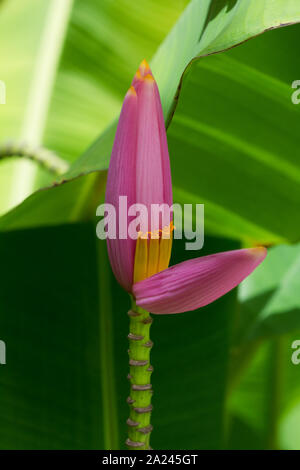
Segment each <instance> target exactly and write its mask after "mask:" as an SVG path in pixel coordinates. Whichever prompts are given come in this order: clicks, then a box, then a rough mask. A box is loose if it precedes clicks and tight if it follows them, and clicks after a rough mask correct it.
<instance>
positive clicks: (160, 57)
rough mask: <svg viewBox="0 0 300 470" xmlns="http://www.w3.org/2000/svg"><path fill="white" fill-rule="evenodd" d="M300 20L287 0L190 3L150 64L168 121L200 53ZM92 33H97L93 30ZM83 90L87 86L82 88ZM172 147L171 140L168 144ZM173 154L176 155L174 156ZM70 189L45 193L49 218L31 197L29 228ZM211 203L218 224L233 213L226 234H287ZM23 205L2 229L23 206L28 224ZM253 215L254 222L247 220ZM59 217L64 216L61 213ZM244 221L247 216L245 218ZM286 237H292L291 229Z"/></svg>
mask: <svg viewBox="0 0 300 470" xmlns="http://www.w3.org/2000/svg"><path fill="white" fill-rule="evenodd" d="M87 8H88V9H90V8H91V5H90V4H89V6H88V7H87ZM92 13H94V12H93V10H90V12H89V13H87V12H85V16H84V15H81V17H83V18H87V16H90V14H92ZM299 20H300V9H299V6H297V2H296V1H289V2H288V3H286V2H283V1H280V0H277V1H275V2H273V3H272V6H271V5H270V4H269V3H268V2H267V1H264V2H261V1H255V2H253V1H248V0H247V1H232V2H228V1H226V0H222V1H219V2H217V3H216V2H211V1H208V0H206V1H200V0H194V1H192V2H191V3H190V4H189V5H188V7H187V9H186V10H185V12H184V13H183V15H182V16H181V17H180V19H179V21H178V22H177V23H176V25H175V27H174V28H173V30H172V31H171V33H170V34H169V36H168V37H167V38H166V40H165V41H164V42H163V44H162V45H161V47H160V48H159V49H158V51H157V53H156V55H155V57H154V59H153V61H152V62H151V65H152V67H153V71H154V74H155V76H156V78H157V81H158V84H159V87H160V91H161V96H162V102H163V107H164V112H165V116H166V118H167V119H168V120H169V119H170V118H171V116H172V112H173V110H174V106H175V104H176V102H177V99H178V94H177V95H176V90H177V87H178V85H179V84H180V81H181V77H182V74H183V72H184V71H185V70H186V67H187V66H188V65H189V64H190V62H191V61H192V60H193V59H194V58H196V57H202V56H205V55H207V54H211V53H213V52H219V51H221V50H223V49H224V48H229V47H232V46H234V45H236V44H238V43H240V42H242V41H244V40H246V39H248V38H250V37H252V36H255V35H257V34H259V33H262V32H263V31H265V30H266V29H270V28H276V27H278V26H280V25H282V24H287V23H294V22H297V21H299ZM241 25H242V27H241ZM187 32H188V33H187ZM93 34H95V29H94V28H93ZM90 44H92V43H90ZM205 61H207V59H205ZM117 71H118V70H117ZM118 72H119V71H118ZM129 81H130V80H129V79H128V83H129ZM66 83H67V82H66ZM265 86H266V85H265ZM81 90H83V88H82V89H81ZM124 91H125V90H124ZM124 91H123V92H124ZM175 95H176V96H175ZM73 98H74V97H73ZM73 102H74V99H73ZM202 131H203V129H202ZM113 136H114V126H112V127H110V128H109V129H108V130H107V131H106V132H105V133H104V135H103V136H101V137H100V139H99V140H98V141H96V142H95V143H94V144H93V145H92V147H91V148H90V149H89V150H88V151H87V152H86V153H84V154H83V156H82V157H81V158H79V159H78V160H77V161H76V162H75V163H74V164H73V166H72V168H71V170H70V172H69V173H67V174H66V175H65V178H64V180H71V179H73V178H76V177H78V176H80V175H82V174H85V173H89V172H94V171H99V170H103V169H106V168H107V165H108V160H109V155H110V149H111V145H112V141H113ZM170 146H171V147H172V142H171V143H170ZM250 150H251V149H250ZM248 152H249V148H248ZM175 158H176V156H175V157H174V159H175ZM279 165H280V166H281V167H282V166H283V164H282V162H279ZM175 169H176V167H175ZM175 171H176V170H175ZM199 171H201V167H199ZM185 175H186V176H185V178H186V179H185V180H183V181H182V182H181V184H180V186H179V187H178V190H180V191H186V190H187V189H188V188H189V175H190V172H188V173H187V172H185ZM278 178H282V176H281V175H279V176H278ZM175 180H176V175H175ZM60 182H61V181H60ZM211 183H212V182H208V184H211ZM66 188H67V184H65V185H64V186H63V189H62V191H61V193H62V194H60V196H59V197H58V194H57V188H54V189H53V188H52V189H51V190H47V192H46V193H45V194H46V195H45V196H44V197H45V198H49V199H51V203H50V202H49V203H47V204H48V205H50V206H51V207H53V212H51V216H50V217H49V220H47V216H46V215H45V216H44V217H43V218H42V220H40V219H39V217H38V214H39V212H40V210H39V209H37V210H36V213H35V208H38V207H40V203H39V198H40V195H41V193H37V194H35V195H34V196H31V201H30V210H31V218H30V225H31V226H34V225H38V224H50V223H55V217H53V213H54V212H58V211H55V208H56V207H58V206H59V205H60V199H61V197H64V196H63V193H64V191H66V192H67V193H68V189H66ZM192 196H197V198H198V197H199V196H201V195H200V194H192ZM202 196H203V194H202ZM233 196H234V197H236V194H233V195H232V194H231V197H233ZM67 197H68V196H67ZM198 202H199V201H198ZM204 202H205V201H204ZM212 202H213V203H214V204H211V207H215V208H216V211H212V216H210V219H211V220H212V221H213V224H214V225H217V224H219V222H220V220H224V217H225V216H226V213H228V212H229V213H230V217H231V219H232V221H233V227H230V228H229V229H226V230H224V232H225V233H224V232H223V234H224V235H228V236H233V235H235V237H236V238H240V236H239V235H238V232H239V231H240V226H239V224H240V222H242V226H243V227H242V228H243V230H242V234H241V235H242V238H245V236H246V233H248V229H249V228H251V234H250V236H251V238H252V239H254V238H255V237H257V238H258V239H264V240H265V239H269V238H271V237H270V235H272V236H273V241H276V242H277V241H278V240H282V238H283V237H284V236H286V234H282V233H278V230H277V231H276V230H274V229H273V227H269V226H268V225H269V224H266V227H264V226H263V227H260V226H259V227H258V229H257V227H256V226H255V222H254V221H253V220H251V217H252V212H251V214H250V216H251V217H249V214H248V213H247V214H246V216H245V215H244V214H241V208H239V210H238V211H236V209H235V208H232V207H229V208H226V209H225V210H224V209H223V207H220V206H219V201H212ZM21 207H22V206H19V207H18V208H16V209H15V210H13V211H12V212H11V213H10V214H9V216H8V218H6V216H4V217H3V218H2V219H1V222H0V229H1V230H6V229H9V228H12V227H13V228H17V227H18V226H19V225H18V220H19V211H20V210H21V212H22V214H21V217H20V220H22V225H20V226H24V225H23V224H24V223H25V224H26V222H25V221H24V217H23V214H25V213H26V208H25V211H24V210H23V209H21ZM251 211H252V206H251ZM220 212H221V214H220ZM218 214H219V215H218ZM249 218H250V220H248V219H249ZM59 219H61V218H60V216H59ZM243 219H245V221H244V220H243ZM272 222H273V219H272ZM28 226H29V225H28ZM236 226H237V228H236ZM274 232H275V233H274ZM287 235H288V236H290V233H288V234H287Z"/></svg>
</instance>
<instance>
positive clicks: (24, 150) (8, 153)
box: [0, 142, 70, 176]
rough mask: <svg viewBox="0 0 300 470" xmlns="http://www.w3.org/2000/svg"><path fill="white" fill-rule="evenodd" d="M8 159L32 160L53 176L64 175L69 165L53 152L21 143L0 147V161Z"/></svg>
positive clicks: (11, 143)
mask: <svg viewBox="0 0 300 470" xmlns="http://www.w3.org/2000/svg"><path fill="white" fill-rule="evenodd" d="M10 157H23V158H28V159H29V160H33V161H34V162H36V163H38V164H39V165H41V166H42V167H43V168H45V169H46V170H48V171H50V172H51V173H54V174H55V175H58V176H59V175H62V174H63V173H65V172H66V171H67V170H68V169H69V167H70V165H69V163H68V162H67V161H65V160H63V159H62V158H60V157H58V156H57V155H56V154H55V153H54V152H52V151H51V150H48V149H46V148H44V147H36V146H32V145H31V146H30V145H26V144H24V143H22V142H8V143H7V144H4V145H1V146H0V160H3V159H5V158H10Z"/></svg>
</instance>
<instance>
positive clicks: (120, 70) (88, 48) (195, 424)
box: [0, 0, 300, 449]
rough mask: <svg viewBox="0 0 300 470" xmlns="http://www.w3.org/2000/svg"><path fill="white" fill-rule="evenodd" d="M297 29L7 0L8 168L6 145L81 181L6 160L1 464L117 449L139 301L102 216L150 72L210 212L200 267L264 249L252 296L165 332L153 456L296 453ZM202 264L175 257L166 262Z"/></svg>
mask: <svg viewBox="0 0 300 470" xmlns="http://www.w3.org/2000/svg"><path fill="white" fill-rule="evenodd" d="M186 7H187V9H185V8H186ZM299 21H300V6H299V4H298V2H297V0H295V1H293V0H289V1H288V2H287V1H282V0H274V2H272V7H271V8H270V3H269V4H268V2H267V0H266V1H264V0H252V1H249V0H212V1H211V0H202V1H201V0H194V1H192V2H189V1H188V0H164V2H161V1H160V0H142V1H139V2H134V3H133V2H131V1H130V0H116V1H113V0H74V1H71V0H23V1H22V2H20V1H18V0H2V2H0V51H1V58H2V61H1V67H0V80H2V81H4V82H5V84H6V104H5V105H2V104H1V105H0V155H1V153H2V154H5V148H6V145H7V141H11V142H13V143H14V145H19V146H20V145H21V146H22V145H23V146H24V143H27V144H30V145H31V147H33V148H36V149H38V148H39V147H40V146H44V147H46V148H48V149H50V150H52V151H54V152H55V153H56V154H57V155H58V156H59V157H60V158H62V159H64V160H66V161H68V162H69V163H70V169H69V171H68V172H67V173H66V175H63V176H56V175H54V174H52V173H51V172H50V171H48V170H45V169H41V167H40V166H39V165H37V164H36V163H34V162H31V161H28V160H26V159H25V158H22V159H20V158H14V157H10V158H5V159H3V160H2V161H0V215H1V216H0V253H1V255H0V260H1V274H0V339H1V340H4V341H5V343H6V347H7V364H6V365H0V384H1V387H0V388H1V394H0V396H1V398H0V418H1V419H0V421H1V426H0V448H1V449H115V448H124V445H125V444H124V442H125V438H126V419H127V415H128V409H127V406H128V405H127V404H126V397H127V394H128V383H127V380H126V375H127V367H128V366H127V364H128V357H127V330H128V318H127V315H126V312H127V310H128V308H129V299H128V296H127V294H126V293H125V292H123V291H122V289H121V288H120V287H119V286H118V285H117V283H116V281H115V280H114V278H113V276H112V274H111V270H110V266H109V263H108V260H107V254H106V246H105V243H101V242H99V241H98V240H97V238H96V234H95V226H96V219H95V217H94V214H95V208H96V206H97V205H98V204H99V203H100V202H101V200H102V199H103V194H104V188H105V175H106V173H105V170H106V169H107V165H108V162H109V156H110V150H111V144H112V139H113V136H114V131H115V121H116V118H117V117H118V113H119V110H120V106H121V103H122V99H123V96H124V94H125V93H126V91H127V89H128V87H129V85H130V82H131V79H132V76H133V74H134V73H135V70H136V68H137V67H138V65H139V63H140V61H141V60H142V59H143V58H144V57H145V58H146V59H147V60H148V59H149V60H150V59H151V58H153V59H152V61H151V62H150V63H151V67H152V69H153V71H154V74H155V77H156V78H157V81H158V85H159V88H160V92H161V97H162V103H163V107H164V113H165V118H166V123H167V126H168V133H167V135H168V142H169V150H170V158H171V167H172V176H173V184H174V197H175V200H176V202H180V203H194V204H196V203H204V204H205V245H204V249H203V250H202V252H201V253H200V255H204V254H207V253H214V252H218V251H225V250H230V249H234V248H238V247H240V246H253V245H256V244H258V243H262V244H265V245H267V246H268V247H270V248H269V253H268V257H267V259H266V261H265V262H264V263H263V264H262V265H261V266H260V267H259V268H258V269H257V270H256V271H255V273H254V274H253V275H251V277H249V278H248V279H247V280H246V281H244V283H243V284H242V285H241V286H240V287H239V289H235V290H234V291H233V292H231V293H229V294H227V295H226V296H224V297H223V298H221V299H219V300H218V301H216V302H214V303H213V304H212V305H210V306H207V307H205V308H202V309H200V310H197V311H194V312H188V313H185V314H181V315H174V316H154V322H153V327H152V331H151V337H152V340H153V341H154V344H155V346H154V348H153V352H152V363H153V365H154V369H155V371H154V374H153V388H154V390H155V394H154V397H153V405H154V411H153V419H152V421H153V425H154V431H153V433H152V437H151V442H152V447H153V448H154V449H220V448H229V449H277V448H280V449H300V437H299V436H300V424H299V422H300V421H299V417H300V378H299V377H300V364H299V365H298V366H297V365H294V364H293V363H292V361H291V356H292V353H293V349H292V348H291V345H292V342H293V341H294V340H296V339H300V294H299V292H300V244H299V227H300V217H299V208H300V186H299V181H300V165H299V154H298V152H299V144H300V137H299V120H300V114H299V113H300V105H298V106H297V105H294V104H293V103H292V101H291V96H292V93H293V91H295V90H293V89H292V87H291V84H292V82H293V81H294V80H300V65H299V61H297V57H296V55H295V45H296V44H297V43H298V42H299V38H300V25H297V24H292V25H290V26H288V27H285V28H280V29H274V30H272V31H268V32H264V31H265V30H268V29H273V28H276V27H277V26H279V25H280V24H287V23H297V22H299ZM174 25H175V26H174ZM173 26H174V29H172V27H173ZM262 32H264V34H262V35H260V33H262ZM254 36H255V37H254ZM256 36H257V37H256ZM252 37H253V38H252ZM250 38H252V39H251V40H249V41H247V42H245V41H246V40H248V39H250ZM239 43H243V44H241V45H238V47H234V48H233V46H236V45H237V44H239ZM228 48H229V49H228ZM227 49H228V50H227ZM215 52H220V53H219V54H214V53H215ZM196 57H199V60H195V58H196ZM178 87H179V88H180V95H179V93H178ZM178 97H179V99H178ZM41 188H43V189H42V190H40V189H41ZM45 188H46V189H45ZM192 256H199V253H197V252H186V251H185V250H184V243H182V242H180V241H176V243H174V249H173V254H172V260H171V262H172V263H177V262H178V261H181V260H183V259H187V257H192ZM107 391H109V394H110V395H109V396H110V402H109V406H108V407H107V404H106V401H105V400H104V398H103V397H104V395H105V393H107ZM111 424H113V426H112V425H111Z"/></svg>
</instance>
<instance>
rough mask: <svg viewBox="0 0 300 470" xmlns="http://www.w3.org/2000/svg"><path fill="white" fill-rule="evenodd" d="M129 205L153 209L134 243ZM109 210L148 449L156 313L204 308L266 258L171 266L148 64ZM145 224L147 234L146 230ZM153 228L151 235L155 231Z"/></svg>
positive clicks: (113, 170)
mask: <svg viewBox="0 0 300 470" xmlns="http://www.w3.org/2000/svg"><path fill="white" fill-rule="evenodd" d="M120 196H126V198H127V205H128V207H131V206H132V205H136V206H138V207H141V206H143V207H146V208H147V215H144V216H143V217H141V219H140V226H139V227H137V230H136V237H130V236H128V233H126V230H124V227H125V228H128V227H129V226H130V224H131V223H132V221H133V219H132V216H130V214H129V215H128V214H127V212H126V211H125V210H122V204H121V203H120V198H119V197H120ZM105 202H106V204H110V205H112V206H114V207H115V209H116V212H117V215H118V217H117V221H116V225H117V226H116V233H117V236H116V238H112V239H110V238H109V237H108V238H107V246H108V254H109V259H110V263H111V266H112V270H113V272H114V275H115V277H116V278H117V280H118V281H119V283H120V284H121V285H122V286H123V287H124V289H126V290H127V291H128V292H129V293H130V294H131V296H132V300H133V301H132V309H131V310H130V311H129V312H128V313H129V316H130V333H129V344H130V349H129V359H130V360H129V364H130V373H129V375H128V378H129V381H130V384H131V391H130V396H129V398H128V400H127V401H128V403H129V406H130V418H129V419H128V420H127V424H128V429H129V431H128V439H127V441H126V443H127V446H128V448H130V449H149V448H150V444H149V437H150V433H151V431H152V426H151V424H150V415H151V410H152V405H151V395H152V386H151V383H150V377H151V373H152V370H153V367H152V366H151V365H150V349H151V346H152V342H151V340H150V338H149V328H150V324H151V322H152V318H151V317H150V314H149V313H148V312H151V313H155V314H174V313H181V312H186V311H190V310H194V309H197V308H199V307H203V306H205V305H207V304H209V303H211V302H213V301H214V300H216V299H217V298H219V297H220V296H222V295H224V294H226V293H227V292H228V291H230V290H231V289H233V288H234V287H236V286H237V285H238V284H239V283H240V282H241V281H242V280H243V279H245V278H246V277H247V276H248V275H249V274H250V273H251V272H252V271H253V270H254V269H255V268H256V267H257V266H258V265H259V264H260V263H261V262H262V261H263V259H264V258H265V256H266V249H265V248H264V247H256V248H250V249H241V250H234V251H228V252H223V253H216V254H213V255H209V256H203V257H199V258H196V259H192V260H189V261H185V262H182V263H179V264H177V265H175V266H171V267H168V265H169V260H170V255H171V247H172V230H173V222H172V212H171V211H167V210H164V209H165V208H168V207H169V208H170V207H171V206H172V182H171V171H170V160H169V153H168V145H167V137H166V131H165V125H164V118H163V112H162V106H161V102H160V96H159V91H158V87H157V84H156V82H155V80H154V77H153V75H152V73H151V70H150V68H149V65H148V64H147V62H146V61H145V60H144V61H143V62H142V63H141V65H140V67H139V68H138V70H137V72H136V75H135V77H134V79H133V82H132V85H131V87H130V89H129V90H128V92H127V94H126V96H125V99H124V103H123V107H122V110H121V115H120V118H119V123H118V127H117V132H116V136H115V141H114V146H113V150H112V155H111V160H110V165H109V170H108V177H107V189H106V197H105ZM153 205H160V206H161V207H162V208H163V210H162V217H161V218H160V219H159V220H156V221H155V223H154V226H153V223H152V224H151V222H153V220H151V208H152V206H153ZM144 224H145V227H146V230H143V229H141V226H142V225H144ZM149 224H151V230H149Z"/></svg>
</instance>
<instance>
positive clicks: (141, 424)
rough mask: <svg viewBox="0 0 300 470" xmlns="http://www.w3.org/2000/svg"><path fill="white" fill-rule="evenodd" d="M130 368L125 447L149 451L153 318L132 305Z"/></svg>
mask: <svg viewBox="0 0 300 470" xmlns="http://www.w3.org/2000/svg"><path fill="white" fill-rule="evenodd" d="M128 315H129V317H130V328H129V335H128V339H129V351H128V353H129V366H130V371H129V375H128V379H129V381H130V395H129V397H128V399H127V402H128V404H129V407H130V414H129V418H128V420H127V424H128V439H127V441H126V445H127V447H128V448H129V449H131V450H133V449H134V450H146V449H150V434H151V431H152V426H151V423H150V419H151V411H152V405H151V398H152V393H153V392H152V385H151V374H152V371H153V367H152V366H151V364H150V351H151V347H152V344H153V343H152V341H151V340H150V326H151V323H152V318H151V316H150V313H149V312H147V311H146V310H143V309H141V308H140V307H138V306H137V305H136V304H135V302H134V301H132V308H131V310H129V312H128Z"/></svg>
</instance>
